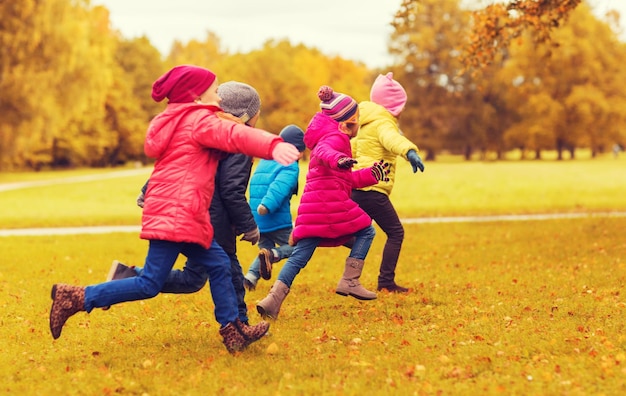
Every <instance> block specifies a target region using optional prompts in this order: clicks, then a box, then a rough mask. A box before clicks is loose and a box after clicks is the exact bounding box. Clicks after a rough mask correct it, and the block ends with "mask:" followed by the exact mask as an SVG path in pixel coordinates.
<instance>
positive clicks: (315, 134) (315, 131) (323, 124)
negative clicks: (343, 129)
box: [304, 112, 339, 150]
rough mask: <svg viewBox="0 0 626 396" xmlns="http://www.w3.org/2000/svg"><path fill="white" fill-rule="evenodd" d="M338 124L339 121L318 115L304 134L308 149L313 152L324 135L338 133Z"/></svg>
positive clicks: (319, 113)
mask: <svg viewBox="0 0 626 396" xmlns="http://www.w3.org/2000/svg"><path fill="white" fill-rule="evenodd" d="M338 124H339V123H338V122H337V121H335V120H333V119H332V118H330V117H329V116H327V115H325V114H323V113H322V112H318V113H316V114H315V115H314V116H313V118H312V119H311V121H310V122H309V125H308V126H307V128H306V132H305V133H304V144H306V146H307V148H309V149H310V150H313V148H314V147H315V146H316V145H317V143H318V142H319V141H320V139H321V138H322V137H323V136H324V135H326V134H327V133H332V132H336V131H337V130H338V129H339V127H338Z"/></svg>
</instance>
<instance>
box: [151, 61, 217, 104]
mask: <svg viewBox="0 0 626 396" xmlns="http://www.w3.org/2000/svg"><path fill="white" fill-rule="evenodd" d="M214 81H215V74H214V73H213V72H212V71H210V70H208V69H205V68H203V67H198V66H190V65H181V66H176V67H174V68H173V69H171V70H170V71H168V72H167V73H165V74H164V75H162V76H161V77H159V79H158V80H156V81H155V82H154V84H152V99H154V100H155V101H157V102H160V101H162V100H163V99H165V98H168V99H169V103H191V102H193V101H195V100H196V99H197V98H198V97H199V96H200V95H202V94H203V93H204V92H205V91H206V90H207V89H209V87H210V86H211V84H213V82H214Z"/></svg>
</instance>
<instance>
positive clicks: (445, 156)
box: [0, 0, 626, 396]
mask: <svg viewBox="0 0 626 396" xmlns="http://www.w3.org/2000/svg"><path fill="white" fill-rule="evenodd" d="M524 3H526V4H529V3H532V4H535V5H539V6H542V7H543V6H545V7H544V8H541V7H540V8H539V9H537V10H539V11H537V10H535V11H537V12H539V16H538V17H537V18H535V19H533V18H531V17H530V16H532V15H531V14H532V12H529V13H528V14H524V13H521V14H518V15H527V16H529V18H528V19H524V18H514V19H513V20H512V22H510V23H509V24H504V25H497V26H495V27H500V28H502V29H493V27H494V26H492V25H491V24H490V21H492V19H489V17H490V16H496V17H502V16H503V15H502V14H501V12H502V8H498V7H495V8H493V9H489V10H485V12H484V13H480V12H479V13H474V12H473V11H469V10H463V9H462V8H460V6H459V3H458V2H455V1H447V0H446V1H430V0H422V1H405V2H403V3H402V4H403V6H402V7H401V9H399V10H398V15H397V19H394V23H395V25H394V26H395V28H394V29H395V33H394V34H393V35H392V37H391V38H390V39H391V40H390V43H391V45H390V52H391V53H392V54H393V55H394V59H397V63H395V64H391V65H389V67H388V68H384V69H380V70H372V69H370V68H368V67H366V66H365V65H363V64H360V63H358V62H354V61H350V60H347V59H343V58H341V57H340V56H335V55H333V56H328V55H326V54H324V53H322V52H320V51H319V50H318V49H316V48H310V47H307V46H305V45H301V44H298V43H291V42H289V40H279V41H272V40H270V41H268V42H267V43H266V44H265V45H264V46H263V47H262V48H259V49H257V50H254V51H250V52H245V53H231V52H229V51H224V50H223V49H222V46H221V43H220V39H219V37H216V36H215V35H213V34H211V33H208V34H207V38H206V40H192V41H189V42H178V43H175V44H174V45H173V47H172V51H171V52H170V53H168V54H161V53H159V51H157V50H156V49H155V47H154V46H153V45H152V44H151V43H150V41H149V40H148V39H147V38H145V37H144V38H141V37H140V38H131V39H127V38H124V37H123V36H122V35H121V34H120V33H119V31H117V30H116V29H115V27H114V26H112V25H111V23H110V20H109V18H108V12H107V10H106V8H103V7H91V6H90V3H89V2H88V1H62V0H49V1H46V2H38V1H34V0H24V1H17V2H2V3H1V4H0V11H1V12H2V16H3V19H2V23H1V24H0V42H1V43H2V45H1V46H0V55H1V56H0V73H1V75H0V76H1V78H0V89H1V92H3V95H2V96H0V110H1V111H2V113H1V114H2V117H1V118H0V132H1V133H0V170H2V172H0V207H2V211H1V212H0V228H1V229H2V231H3V233H2V235H1V236H0V251H2V254H3V256H2V257H3V264H2V266H0V308H1V309H2V312H3V313H2V315H0V393H4V394H9V395H12V394H16V395H42V394H55V393H56V394H63V395H95V394H103V395H115V394H120V395H146V396H147V395H181V394H184V395H200V394H202V395H206V394H224V395H228V394H232V395H235V394H255V395H282V394H299V395H319V394H324V395H327V394H329V395H361V394H371V395H389V394H398V395H408V394H411V395H412V394H417V395H431V394H437V395H442V394H454V395H475V394H485V395H492V394H494V395H495V394H498V395H499V394H524V395H564V394H567V395H617V394H623V393H624V392H625V391H626V371H625V368H624V367H625V365H626V338H625V336H624V334H625V328H624V326H625V322H624V321H623V316H624V309H626V300H624V296H623V286H624V284H625V282H626V278H625V277H626V275H625V272H624V271H625V270H626V262H625V261H624V257H626V244H625V242H624V230H625V229H626V217H625V216H624V212H626V200H625V199H624V197H625V196H626V172H624V169H625V166H626V163H625V161H626V158H625V157H624V154H622V153H620V152H615V154H614V153H613V152H612V148H613V147H615V145H616V144H617V145H622V146H623V145H624V135H623V133H624V132H623V131H624V128H623V127H624V119H625V117H624V112H625V110H624V109H625V106H624V94H623V93H622V92H621V91H622V90H621V87H623V86H624V84H623V83H624V72H623V70H622V68H621V65H622V64H623V61H624V59H623V57H624V55H625V51H624V43H623V42H622V41H620V39H619V36H618V34H617V33H618V32H619V18H617V17H618V16H617V15H615V14H610V15H608V16H607V18H606V19H603V20H599V19H598V18H597V17H596V16H594V15H593V14H592V13H590V10H589V8H588V7H586V3H585V2H581V3H580V4H578V2H577V1H567V0H562V1H537V2H530V1H529V2H523V1H522V2H520V4H524ZM552 6H554V7H552ZM551 7H552V8H551ZM568 7H569V8H568ZM541 10H543V11H545V12H546V13H545V14H541V12H543V11H541ZM546 10H548V11H546ZM572 10H573V11H572ZM541 15H543V17H542V16H541ZM499 20H500V21H502V19H499ZM470 21H473V22H470ZM481 21H482V22H485V23H483V24H481V23H479V22H481ZM516 21H517V22H524V23H520V24H518V25H516V23H515V22H516ZM533 23H534V24H533ZM544 23H547V25H546V24H544ZM546 26H552V27H550V28H546ZM481 27H482V28H484V29H483V30H481V29H482V28H481ZM516 27H517V28H519V29H520V30H519V31H518V32H519V34H511V35H508V36H505V37H498V40H496V41H488V42H487V43H484V42H483V43H481V42H474V43H475V44H476V46H475V47H471V46H469V47H468V43H472V40H471V39H472V37H474V36H475V33H476V32H494V31H496V32H499V33H498V34H502V32H504V31H509V32H511V31H512V32H515V29H516ZM505 28H506V29H505ZM509 28H510V29H509ZM485 29H486V30H485ZM489 29H492V30H489ZM546 34H547V36H546ZM542 35H543V36H542ZM478 37H491V38H492V39H493V38H494V37H496V36H489V35H487V34H482V35H480V34H479V35H478ZM468 39H469V41H468ZM496 42H497V43H498V45H492V46H489V45H487V48H485V47H481V45H484V44H489V43H491V44H494V43H496ZM481 48H482V49H487V50H488V49H489V48H491V49H494V50H495V52H493V53H490V52H489V51H482V50H481ZM178 63H195V64H199V65H203V66H207V67H209V68H211V69H212V70H215V71H216V72H218V74H219V75H220V78H221V80H222V81H227V80H231V79H234V80H240V81H245V82H248V83H251V84H253V85H254V86H255V87H256V88H257V89H258V90H259V93H260V94H261V97H262V100H263V104H262V117H261V124H260V126H262V127H264V128H266V129H268V130H270V131H273V132H277V131H278V130H280V128H282V126H283V125H285V124H286V123H296V124H299V125H302V126H305V125H306V123H307V122H308V120H309V119H310V117H311V115H312V114H313V113H314V112H315V111H317V110H318V105H319V104H318V101H317V98H316V96H315V93H316V92H317V88H318V87H319V85H321V84H331V85H333V87H335V88H337V89H338V90H340V91H343V92H347V93H350V94H352V95H353V96H355V98H357V99H358V100H365V99H367V97H368V93H369V86H370V85H371V82H372V81H373V79H374V78H375V76H376V75H377V74H378V73H379V72H386V71H390V70H391V71H393V72H394V75H395V76H396V77H397V78H398V79H399V80H400V81H401V82H402V83H403V85H405V86H406V87H407V91H408V92H409V98H410V102H409V109H408V110H407V113H406V114H405V115H403V117H402V120H401V126H402V129H403V131H404V133H405V134H406V135H407V136H408V137H409V138H410V139H411V140H413V141H415V142H416V143H417V144H418V146H419V147H420V148H421V152H422V154H423V156H424V157H425V158H428V160H427V161H426V172H424V173H423V174H422V173H418V174H413V173H412V172H411V170H410V165H408V164H407V163H405V162H403V161H399V163H398V170H397V171H398V174H397V177H398V181H399V182H398V183H396V185H395V187H394V192H393V194H392V197H391V199H392V201H393V202H394V204H395V205H396V206H397V208H398V211H399V214H400V216H401V217H402V218H403V219H404V221H405V229H406V239H405V244H404V247H403V252H402V256H401V263H400V266H399V275H398V276H399V278H401V279H402V281H403V282H405V283H406V284H407V285H410V286H411V287H412V288H413V291H412V292H411V293H409V294H407V295H384V294H381V295H379V298H378V299H377V300H375V301H372V302H360V301H356V300H354V299H346V298H342V297H339V296H337V295H336V294H335V293H334V287H335V286H336V282H337V277H338V276H339V275H340V270H341V266H342V262H343V260H344V259H345V254H346V251H345V250H342V249H340V248H338V249H321V250H320V251H319V252H316V254H315V256H314V257H313V260H312V261H311V264H310V265H309V266H308V267H307V269H306V270H305V271H303V273H302V274H301V276H300V277H299V278H298V283H297V284H294V288H293V290H292V293H291V294H290V296H289V298H288V299H287V300H286V302H285V305H284V308H283V310H282V311H281V317H280V318H279V320H277V321H275V322H273V323H272V328H271V335H270V336H269V337H267V339H263V340H261V341H259V342H258V343H255V344H253V345H252V346H251V347H250V348H249V349H248V350H246V351H245V352H244V353H241V354H239V355H238V356H234V357H233V356H230V355H229V354H228V353H227V352H226V350H225V349H224V347H223V345H222V344H221V340H220V338H219V335H218V332H217V327H218V326H217V324H216V323H215V321H214V319H213V317H212V310H213V305H212V300H211V298H210V294H209V292H208V290H206V289H207V288H205V289H204V290H202V291H201V292H199V293H195V294H193V295H188V296H187V295H185V296H176V295H161V296H158V297H156V298H154V299H151V300H148V301H144V302H138V303H128V304H119V305H117V306H115V307H113V308H112V309H111V310H109V311H106V312H104V311H100V310H98V311H94V312H92V313H91V314H89V315H87V314H80V315H76V316H75V317H73V318H71V319H70V321H68V323H67V324H66V326H65V328H64V331H63V336H62V337H61V338H60V339H59V340H56V341H54V340H52V338H51V336H50V334H49V329H48V313H49V309H50V303H51V300H50V287H51V285H52V284H54V283H56V282H67V283H72V284H77V285H86V284H92V283H96V282H100V281H102V280H103V278H104V277H105V276H106V273H107V271H108V268H109V266H110V263H111V260H113V259H119V260H122V261H124V262H127V263H129V264H140V263H141V262H143V260H144V258H145V253H146V248H147V244H146V242H145V241H142V240H141V239H139V238H138V236H137V234H136V230H137V229H138V226H139V223H140V216H141V211H140V210H139V208H137V207H136V205H135V198H136V196H137V194H138V190H139V188H140V187H141V186H142V185H143V183H144V182H145V179H146V178H147V177H149V175H150V169H151V167H150V163H149V160H148V159H147V158H145V157H144V156H143V153H142V146H143V137H144V134H145V130H146V125H147V123H148V121H149V120H150V118H151V117H152V116H153V115H154V114H156V113H157V112H158V111H160V110H161V109H162V108H163V106H164V104H155V103H153V102H152V101H151V99H150V97H149V91H150V86H151V84H152V82H153V81H154V79H155V78H156V77H158V76H159V75H160V74H161V73H163V72H164V71H166V70H167V69H168V68H169V67H171V66H172V65H175V64H178ZM522 159H524V160H522ZM530 159H532V161H531V160H530ZM536 159H541V160H536ZM572 159H575V160H572ZM144 164H145V165H147V166H143V165H144ZM306 165H307V162H306V159H305V160H304V161H302V163H301V167H302V176H304V174H305V173H306ZM94 175H95V176H97V177H96V179H95V180H94V179H93V177H94ZM20 186H21V187H20ZM294 206H297V197H296V200H295V202H294ZM294 209H295V208H294ZM518 216H521V217H518ZM523 216H528V217H526V218H525V217H523ZM110 225H115V226H120V227H130V229H131V230H130V231H127V232H105V233H95V234H94V233H90V232H92V231H93V230H94V229H95V228H93V227H100V226H110ZM42 227H43V228H44V229H43V231H42ZM65 227H78V231H77V230H76V229H74V231H71V232H67V233H63V231H64V230H66V229H65ZM82 227H87V228H82ZM24 229H27V232H24V233H23V234H20V232H23V231H24ZM80 229H82V231H80ZM59 233H61V234H59ZM33 234H35V235H33ZM380 235H381V233H380V231H379V236H378V237H377V238H376V240H375V242H374V245H373V246H372V250H371V253H370V256H369V257H368V260H367V264H366V270H365V271H364V275H363V278H362V280H363V283H364V284H365V285H366V286H367V287H370V288H371V287H372V285H374V284H375V277H376V274H377V268H376V267H377V263H378V262H379V260H380V253H381V251H382V244H383V243H384V239H383V238H381V236H380ZM256 253H257V247H256V246H250V245H249V244H246V243H241V244H240V246H239V255H240V259H241V262H242V264H243V266H244V267H246V266H247V264H248V263H249V262H250V261H251V260H252V258H253V257H254V255H255V254H256ZM182 264H183V262H182V258H181V260H179V262H178V263H177V265H178V266H182ZM269 286H270V283H269V282H267V283H266V284H260V285H259V287H258V289H257V290H256V291H254V292H252V293H250V294H249V295H248V297H247V301H248V303H249V307H250V309H251V311H252V313H253V314H254V304H255V302H256V300H257V299H260V298H262V297H263V296H264V295H265V294H266V292H267V290H268V289H269ZM253 318H255V317H254V316H253ZM255 320H257V318H255V319H253V321H255Z"/></svg>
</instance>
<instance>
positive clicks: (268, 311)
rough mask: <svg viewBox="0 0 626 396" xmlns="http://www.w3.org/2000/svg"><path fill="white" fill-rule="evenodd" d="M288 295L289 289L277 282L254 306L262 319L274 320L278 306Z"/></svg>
mask: <svg viewBox="0 0 626 396" xmlns="http://www.w3.org/2000/svg"><path fill="white" fill-rule="evenodd" d="M287 294H289V288H288V287H287V285H286V284H284V283H283V282H281V281H279V280H277V281H276V282H274V285H273V286H272V288H271V289H270V293H269V294H268V295H267V296H266V297H265V298H264V299H263V300H261V301H259V302H258V303H257V305H256V310H257V312H258V313H259V314H260V315H261V316H262V317H264V318H270V319H276V318H278V312H280V306H281V305H282V303H283V301H284V300H285V297H287Z"/></svg>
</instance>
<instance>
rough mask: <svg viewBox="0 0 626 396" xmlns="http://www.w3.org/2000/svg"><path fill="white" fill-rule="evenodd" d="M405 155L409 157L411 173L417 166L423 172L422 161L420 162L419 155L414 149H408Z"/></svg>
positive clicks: (415, 170)
mask: <svg viewBox="0 0 626 396" xmlns="http://www.w3.org/2000/svg"><path fill="white" fill-rule="evenodd" d="M406 157H407V158H408V159H409V162H410V163H411V166H412V167H413V173H415V172H417V168H419V170H420V171H422V172H424V163H423V162H422V159H421V158H420V156H419V155H418V154H417V153H416V152H415V150H409V152H408V153H406Z"/></svg>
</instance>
